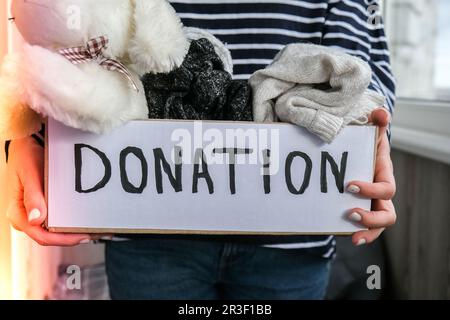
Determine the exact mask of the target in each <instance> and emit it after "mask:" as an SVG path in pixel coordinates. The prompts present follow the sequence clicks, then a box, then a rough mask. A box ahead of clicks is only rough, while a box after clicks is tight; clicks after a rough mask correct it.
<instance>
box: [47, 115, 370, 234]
mask: <svg viewBox="0 0 450 320" xmlns="http://www.w3.org/2000/svg"><path fill="white" fill-rule="evenodd" d="M376 136H377V129H376V127H372V126H350V127H348V128H346V129H344V130H343V131H342V132H341V134H340V135H339V137H338V138H337V139H336V140H335V141H334V142H333V143H332V144H325V143H323V142H322V141H321V140H320V139H318V138H317V137H315V136H313V135H312V134H310V133H309V132H307V131H306V130H305V129H302V128H299V127H296V126H294V125H289V124H281V123H279V124H257V123H251V122H249V123H245V122H240V123H233V122H194V121H135V122H130V123H128V124H127V125H125V126H124V127H121V128H119V129H117V130H115V131H114V132H112V133H110V134H107V135H95V134H91V133H86V132H82V131H79V130H75V129H72V128H69V127H66V126H64V125H62V124H60V123H58V122H56V121H53V120H49V121H48V125H47V159H46V196H47V201H48V220H47V227H48V228H49V230H50V231H53V232H91V233H111V232H115V233H188V234H189V233H191V234H199V233H200V234H249V235H250V234H273V235H280V234H347V233H353V232H356V231H358V230H361V226H359V225H357V224H354V223H352V222H350V221H349V220H348V219H347V218H346V217H347V214H348V210H350V209H352V208H355V207H358V208H362V209H366V210H368V209H370V206H371V201H370V200H368V199H363V198H361V197H358V196H355V195H353V194H349V193H348V192H346V191H345V187H346V186H347V183H348V182H350V181H352V180H362V181H372V180H373V173H374V161H375V152H376V148H375V145H376Z"/></svg>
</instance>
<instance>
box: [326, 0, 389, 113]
mask: <svg viewBox="0 0 450 320" xmlns="http://www.w3.org/2000/svg"><path fill="white" fill-rule="evenodd" d="M368 3H369V1H366V0H329V6H328V10H327V16H326V21H325V25H324V32H323V38H322V44H323V45H325V46H329V47H335V48H339V49H343V50H345V51H346V52H347V53H349V54H351V55H354V56H358V57H360V58H362V59H363V60H365V61H366V62H368V63H369V65H370V66H371V68H372V71H373V76H372V83H371V85H370V89H372V90H374V91H377V92H378V93H380V94H382V95H383V96H385V97H386V101H387V103H386V106H385V107H386V108H387V109H388V110H389V112H390V113H391V114H393V111H394V104H395V79H394V76H393V73H392V70H391V64H390V55H389V49H388V44H387V39H386V35H385V31H384V24H383V20H382V17H381V16H380V15H379V11H378V10H375V9H376V8H377V7H378V1H370V4H368ZM378 8H379V7H378Z"/></svg>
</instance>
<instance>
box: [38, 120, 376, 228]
mask: <svg viewBox="0 0 450 320" xmlns="http://www.w3.org/2000/svg"><path fill="white" fill-rule="evenodd" d="M139 121H142V122H163V121H165V122H166V121H168V122H194V121H192V120H169V119H168V120H159V119H154V120H151V119H150V120H139ZM202 122H205V123H213V122H220V123H243V124H250V123H251V124H258V123H256V122H243V121H238V122H236V121H202ZM259 124H265V125H267V124H270V123H259ZM273 124H278V125H280V124H286V125H288V123H280V122H274V123H273ZM370 127H375V140H374V160H373V176H374V178H375V169H376V160H377V153H378V135H379V128H378V127H376V126H370ZM48 129H49V127H48V120H46V121H45V174H44V188H45V201H46V203H47V219H46V220H45V227H46V229H47V230H48V231H49V232H52V233H87V234H119V235H120V234H122V235H126V234H130V235H133V234H135V235H136V234H149V235H151V234H154V235H205V236H207V235H211V236H213V235H216V236H324V235H333V236H349V235H352V234H353V233H352V232H336V233H316V232H301V233H283V232H240V231H239V232H238V231H195V230H156V229H120V228H117V229H116V228H114V229H111V228H53V227H49V225H48V219H49V215H50V208H49V206H48V203H49V202H48V199H49V195H48V182H49V181H48V180H49V179H48V172H49V168H48V160H49V152H50V145H49V143H48V132H49V131H48Z"/></svg>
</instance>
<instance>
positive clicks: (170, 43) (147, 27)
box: [129, 0, 189, 76]
mask: <svg viewBox="0 0 450 320" xmlns="http://www.w3.org/2000/svg"><path fill="white" fill-rule="evenodd" d="M131 1H133V2H134V25H135V32H134V35H133V37H132V40H131V44H130V48H129V54H130V59H131V62H132V67H133V69H134V70H135V71H136V72H137V73H138V74H139V75H141V76H142V75H144V74H147V73H169V72H171V71H172V70H173V69H175V68H177V67H179V66H180V65H181V64H182V63H183V61H184V58H185V57H186V54H187V52H188V49H189V41H188V39H187V37H186V35H185V33H184V30H183V25H182V23H181V20H180V18H179V17H178V16H177V14H176V12H175V10H174V9H173V8H172V6H171V5H170V4H169V3H168V2H167V1H166V0H131Z"/></svg>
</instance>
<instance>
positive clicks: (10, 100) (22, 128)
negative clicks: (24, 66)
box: [0, 56, 42, 140]
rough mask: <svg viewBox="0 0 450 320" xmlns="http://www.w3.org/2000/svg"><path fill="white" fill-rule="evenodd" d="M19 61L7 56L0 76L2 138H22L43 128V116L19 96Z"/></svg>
mask: <svg viewBox="0 0 450 320" xmlns="http://www.w3.org/2000/svg"><path fill="white" fill-rule="evenodd" d="M16 65H17V61H14V57H13V56H8V57H6V58H5V61H4V63H3V67H2V74H3V75H4V76H3V77H0V139H1V140H13V139H21V138H25V137H27V136H30V135H32V134H33V133H35V132H37V131H39V130H40V128H41V122H42V120H41V117H40V116H39V115H38V114H37V113H36V112H35V111H33V110H32V109H30V108H29V107H28V106H27V105H25V104H23V103H21V102H20V101H19V100H18V99H17V96H18V95H19V94H20V92H19V91H20V90H21V86H19V85H18V84H19V83H20V82H19V81H17V80H16V81H11V79H17V74H16V70H17V69H16V68H15V66H16Z"/></svg>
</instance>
